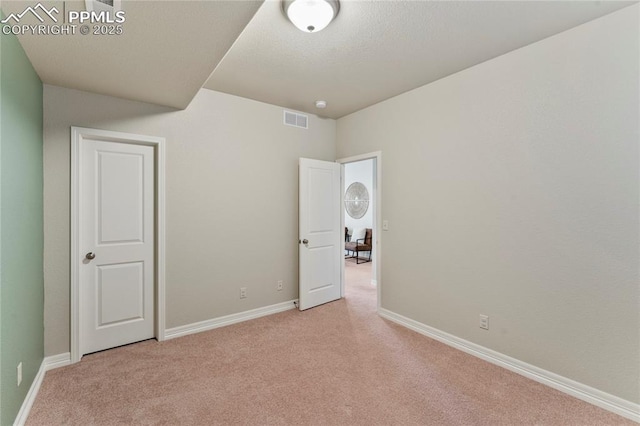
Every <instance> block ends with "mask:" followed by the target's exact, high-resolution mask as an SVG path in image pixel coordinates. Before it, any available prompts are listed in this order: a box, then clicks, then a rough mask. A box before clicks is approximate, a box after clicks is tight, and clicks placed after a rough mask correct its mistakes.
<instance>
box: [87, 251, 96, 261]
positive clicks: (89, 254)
mask: <svg viewBox="0 0 640 426" xmlns="http://www.w3.org/2000/svg"><path fill="white" fill-rule="evenodd" d="M85 257H86V258H87V259H89V260H93V259H95V258H96V254H95V253H93V252H89V253H87V254H86V255H85Z"/></svg>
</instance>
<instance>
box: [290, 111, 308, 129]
mask: <svg viewBox="0 0 640 426" xmlns="http://www.w3.org/2000/svg"><path fill="white" fill-rule="evenodd" d="M308 123H309V117H307V116H306V115H304V114H298V113H296V112H291V111H285V112H284V124H286V125H287V126H293V127H300V128H301V129H308V128H309V125H308Z"/></svg>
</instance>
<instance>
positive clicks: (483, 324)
mask: <svg viewBox="0 0 640 426" xmlns="http://www.w3.org/2000/svg"><path fill="white" fill-rule="evenodd" d="M480 328H483V329H485V330H488V329H489V317H488V316H487V315H482V314H480Z"/></svg>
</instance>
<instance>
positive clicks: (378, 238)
mask: <svg viewBox="0 0 640 426" xmlns="http://www.w3.org/2000/svg"><path fill="white" fill-rule="evenodd" d="M371 159H373V160H375V162H374V169H373V170H374V181H373V182H374V184H375V188H374V189H373V192H374V197H375V204H374V211H373V224H374V227H375V229H374V230H373V235H374V236H375V238H374V240H375V241H374V244H375V255H373V256H372V257H373V268H374V271H375V281H376V282H375V284H376V292H377V296H376V297H377V299H378V300H377V301H376V304H377V305H376V307H377V311H378V312H380V308H381V307H382V305H381V301H382V297H381V296H382V262H381V260H382V232H381V231H382V151H374V152H370V153H367V154H360V155H354V156H352V157H345V158H339V159H337V160H336V162H337V163H340V164H341V165H342V167H341V171H340V182H341V186H342V190H341V194H340V203H341V205H342V206H343V207H342V208H341V209H340V210H341V213H340V220H341V229H344V222H345V218H344V191H345V189H346V188H345V187H344V186H345V181H344V165H345V164H347V163H356V162H358V161H363V160H371ZM341 241H342V243H341V245H342V253H344V238H341ZM340 268H341V271H340V274H341V278H340V281H341V282H342V294H341V297H344V293H345V284H346V283H345V279H344V260H343V261H342V262H341V264H340Z"/></svg>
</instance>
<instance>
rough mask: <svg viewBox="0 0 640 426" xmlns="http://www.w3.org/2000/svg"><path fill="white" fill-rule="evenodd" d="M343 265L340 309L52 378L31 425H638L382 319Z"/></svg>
mask: <svg viewBox="0 0 640 426" xmlns="http://www.w3.org/2000/svg"><path fill="white" fill-rule="evenodd" d="M346 264H347V268H346V271H347V277H348V283H349V285H348V286H347V297H346V298H345V299H344V300H340V301H337V302H333V303H329V304H326V305H323V306H320V307H317V308H314V309H311V310H308V311H305V312H298V311H294V310H292V311H288V312H284V313H281V314H276V315H271V316H269V317H264V318H260V319H257V320H253V321H248V322H244V323H241V324H236V325H233V326H229V327H225V328H220V329H216V330H212V331H209V332H205V333H200V334H195V335H191V336H187V337H183V338H179V339H174V340H170V341H167V342H163V343H158V342H155V341H146V342H142V343H138V344H135V345H130V346H126V347H121V348H117V349H112V350H110V351H105V352H101V353H97V354H93V355H88V356H85V357H84V358H83V360H82V361H81V362H80V363H78V364H75V365H71V366H69V367H65V368H60V369H57V370H53V371H50V372H48V373H47V375H46V377H45V379H44V382H43V384H42V387H41V389H40V393H39V395H38V398H37V400H36V402H35V404H34V406H33V409H32V411H31V415H30V416H29V419H28V422H27V424H28V425H62V424H65V425H92V424H100V425H134V424H141V425H148V424H167V425H217V424H244V425H278V424H280V425H293V424H295V425H308V424H310V425H350V424H356V425H533V424H537V425H622V424H634V423H632V422H630V421H627V420H625V419H623V418H622V417H618V416H616V415H614V414H611V413H609V412H606V411H604V410H601V409H599V408H597V407H594V406H592V405H590V404H587V403H585V402H582V401H579V400H577V399H575V398H572V397H570V396H567V395H565V394H562V393H560V392H558V391H555V390H553V389H551V388H548V387H546V386H543V385H541V384H538V383H536V382H533V381H531V380H528V379H526V378H524V377H521V376H519V375H517V374H514V373H511V372H509V371H507V370H504V369H502V368H500V367H497V366H494V365H491V364H489V363H487V362H484V361H482V360H479V359H477V358H474V357H472V356H470V355H467V354H465V353H463V352H460V351H457V350H455V349H452V348H450V347H448V346H446V345H443V344H441V343H439V342H436V341H434V340H431V339H428V338H426V337H424V336H421V335H419V334H417V333H414V332H412V331H410V330H407V329H404V328H402V327H400V326H397V325H395V324H392V323H390V322H388V321H385V320H383V319H381V318H380V317H378V316H377V315H376V313H375V306H376V300H375V288H374V287H372V286H371V285H370V268H371V264H370V263H368V264H365V265H357V266H356V265H355V263H352V262H351V263H350V262H347V263H346Z"/></svg>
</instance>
